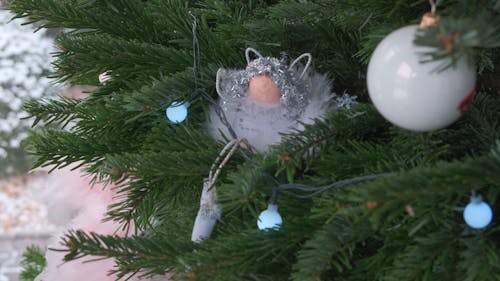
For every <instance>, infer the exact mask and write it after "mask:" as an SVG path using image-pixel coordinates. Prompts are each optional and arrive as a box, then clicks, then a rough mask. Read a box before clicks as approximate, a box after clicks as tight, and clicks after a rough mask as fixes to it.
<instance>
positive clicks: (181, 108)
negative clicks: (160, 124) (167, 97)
mask: <svg viewBox="0 0 500 281" xmlns="http://www.w3.org/2000/svg"><path fill="white" fill-rule="evenodd" d="M188 107H189V103H187V102H177V101H174V102H173V103H171V104H170V106H169V107H168V108H167V112H166V113H167V118H168V120H169V121H170V122H172V123H175V124H177V123H181V122H182V121H184V120H186V117H187V115H188Z"/></svg>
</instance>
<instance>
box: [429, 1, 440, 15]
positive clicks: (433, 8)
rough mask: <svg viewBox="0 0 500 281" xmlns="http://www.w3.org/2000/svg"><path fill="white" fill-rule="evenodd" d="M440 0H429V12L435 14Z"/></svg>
mask: <svg viewBox="0 0 500 281" xmlns="http://www.w3.org/2000/svg"><path fill="white" fill-rule="evenodd" d="M440 2H441V0H429V4H430V5H431V13H433V14H435V13H436V9H437V6H438V5H439V4H440Z"/></svg>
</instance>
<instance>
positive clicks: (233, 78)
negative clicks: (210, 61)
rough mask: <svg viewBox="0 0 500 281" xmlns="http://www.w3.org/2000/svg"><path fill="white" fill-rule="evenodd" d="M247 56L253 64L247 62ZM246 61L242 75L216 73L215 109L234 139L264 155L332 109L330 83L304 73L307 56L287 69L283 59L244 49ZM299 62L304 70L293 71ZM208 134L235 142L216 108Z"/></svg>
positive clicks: (309, 62)
mask: <svg viewBox="0 0 500 281" xmlns="http://www.w3.org/2000/svg"><path fill="white" fill-rule="evenodd" d="M251 52H253V53H254V54H255V55H256V56H257V58H256V59H254V60H251V59H250V53H251ZM246 58H247V63H248V64H247V67H246V69H243V70H230V69H223V68H221V69H219V71H218V72H217V93H218V94H219V96H220V100H219V106H220V108H221V109H222V111H223V113H224V115H225V117H226V118H227V121H228V124H229V125H230V126H231V128H232V129H233V130H234V132H235V134H236V138H238V139H243V138H244V139H246V140H248V142H249V143H250V144H251V145H252V146H253V147H254V148H255V149H256V151H258V152H260V153H265V152H267V151H268V149H269V146H270V145H272V144H276V143H279V142H280V141H281V134H282V133H290V132H292V131H294V130H301V129H303V125H302V124H310V123H313V122H314V119H316V118H322V117H323V116H324V115H325V114H326V113H327V112H328V110H329V109H331V108H332V106H331V105H332V103H333V97H334V94H333V93H332V91H331V82H330V81H329V80H328V78H327V77H326V76H325V75H321V74H319V73H317V72H315V71H311V70H310V69H309V67H310V65H311V60H312V56H311V55H310V54H308V53H305V54H302V55H301V56H299V57H298V58H297V59H295V60H294V61H293V62H292V63H291V64H287V63H286V61H285V60H284V59H281V60H278V59H276V58H271V57H263V56H262V55H261V54H260V53H259V52H257V51H256V50H254V49H252V48H248V49H247V50H246ZM304 58H307V64H306V65H305V66H304V67H298V66H297V64H298V62H299V61H301V60H302V59H304ZM208 131H209V133H210V135H211V136H212V137H213V138H215V139H217V140H221V141H224V140H225V139H226V138H232V137H234V136H231V135H230V134H229V131H228V129H227V127H226V125H224V123H223V121H222V120H221V119H220V116H219V114H217V108H215V107H212V108H211V111H210V122H209V124H208Z"/></svg>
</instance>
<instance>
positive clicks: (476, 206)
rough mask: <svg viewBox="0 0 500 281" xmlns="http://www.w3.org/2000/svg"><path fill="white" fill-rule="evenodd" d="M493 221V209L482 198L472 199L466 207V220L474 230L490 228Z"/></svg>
mask: <svg viewBox="0 0 500 281" xmlns="http://www.w3.org/2000/svg"><path fill="white" fill-rule="evenodd" d="M492 219H493V211H492V210H491V207H490V206H489V205H488V204H486V203H485V202H483V201H482V199H481V197H472V199H471V201H470V203H469V204H468V205H467V206H466V207H465V210H464V220H465V222H466V223H467V224H468V225H469V226H470V227H472V228H475V229H480V228H484V227H486V226H488V225H489V224H490V223H491V220H492Z"/></svg>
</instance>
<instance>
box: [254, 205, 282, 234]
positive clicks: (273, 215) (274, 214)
mask: <svg viewBox="0 0 500 281" xmlns="http://www.w3.org/2000/svg"><path fill="white" fill-rule="evenodd" d="M281 223H283V219H282V218H281V215H280V213H278V205H275V204H269V205H268V206H267V209H266V210H264V211H262V213H260V215H259V219H258V220H257V226H258V227H259V229H260V230H267V229H274V230H279V229H280V227H281Z"/></svg>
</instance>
